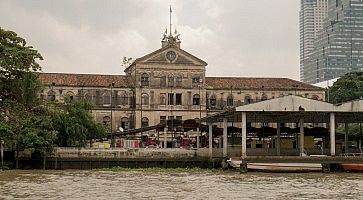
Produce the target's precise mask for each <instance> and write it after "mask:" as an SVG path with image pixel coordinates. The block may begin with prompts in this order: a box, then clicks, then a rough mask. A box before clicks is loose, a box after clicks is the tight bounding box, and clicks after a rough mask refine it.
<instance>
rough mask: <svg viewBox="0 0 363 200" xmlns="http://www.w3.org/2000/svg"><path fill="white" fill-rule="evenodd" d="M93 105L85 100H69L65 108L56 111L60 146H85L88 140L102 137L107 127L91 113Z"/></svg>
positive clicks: (55, 119)
mask: <svg viewBox="0 0 363 200" xmlns="http://www.w3.org/2000/svg"><path fill="white" fill-rule="evenodd" d="M91 110H92V105H91V104H90V103H89V102H87V101H84V100H79V101H74V100H73V101H69V100H68V102H67V103H66V104H65V105H64V107H63V110H59V111H58V112H55V113H54V123H55V124H54V125H55V127H56V129H57V130H58V131H59V137H58V140H57V144H58V145H59V146H78V147H81V146H84V145H85V144H86V141H87V140H92V139H95V138H102V137H104V136H105V134H106V130H105V127H104V126H103V125H102V124H99V123H97V122H96V121H95V120H94V118H93V117H92V115H91Z"/></svg>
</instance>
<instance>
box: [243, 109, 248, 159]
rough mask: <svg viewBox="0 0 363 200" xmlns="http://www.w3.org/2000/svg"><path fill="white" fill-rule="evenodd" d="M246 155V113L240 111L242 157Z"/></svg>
mask: <svg viewBox="0 0 363 200" xmlns="http://www.w3.org/2000/svg"><path fill="white" fill-rule="evenodd" d="M246 157H247V113H246V112H242V159H243V158H246Z"/></svg>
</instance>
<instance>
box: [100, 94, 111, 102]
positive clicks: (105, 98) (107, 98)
mask: <svg viewBox="0 0 363 200" xmlns="http://www.w3.org/2000/svg"><path fill="white" fill-rule="evenodd" d="M102 102H103V105H110V104H111V95H110V92H108V91H106V92H104V93H103V95H102Z"/></svg>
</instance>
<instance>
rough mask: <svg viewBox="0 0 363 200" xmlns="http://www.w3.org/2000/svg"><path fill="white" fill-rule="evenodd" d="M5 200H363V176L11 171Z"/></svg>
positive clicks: (5, 175) (1, 190) (3, 188)
mask: <svg viewBox="0 0 363 200" xmlns="http://www.w3.org/2000/svg"><path fill="white" fill-rule="evenodd" d="M0 199H88V200H91V199H363V174H358V173H357V174H356V173H330V174H323V173H302V174H293V173H288V174H282V173H273V174H270V173H247V174H239V173H238V172H237V171H219V170H213V171H212V170H202V169H198V170H194V169H192V170H187V169H183V170H181V169H170V170H169V169H167V170H165V169H137V170H132V169H130V170H127V169H122V170H90V171H86V170H64V171H51V170H49V171H41V170H29V171H21V170H10V171H3V172H1V171H0Z"/></svg>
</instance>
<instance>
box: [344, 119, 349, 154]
mask: <svg viewBox="0 0 363 200" xmlns="http://www.w3.org/2000/svg"><path fill="white" fill-rule="evenodd" d="M344 125H345V135H344V153H349V148H348V146H349V145H348V142H349V138H348V132H349V127H348V123H345V124H344Z"/></svg>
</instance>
